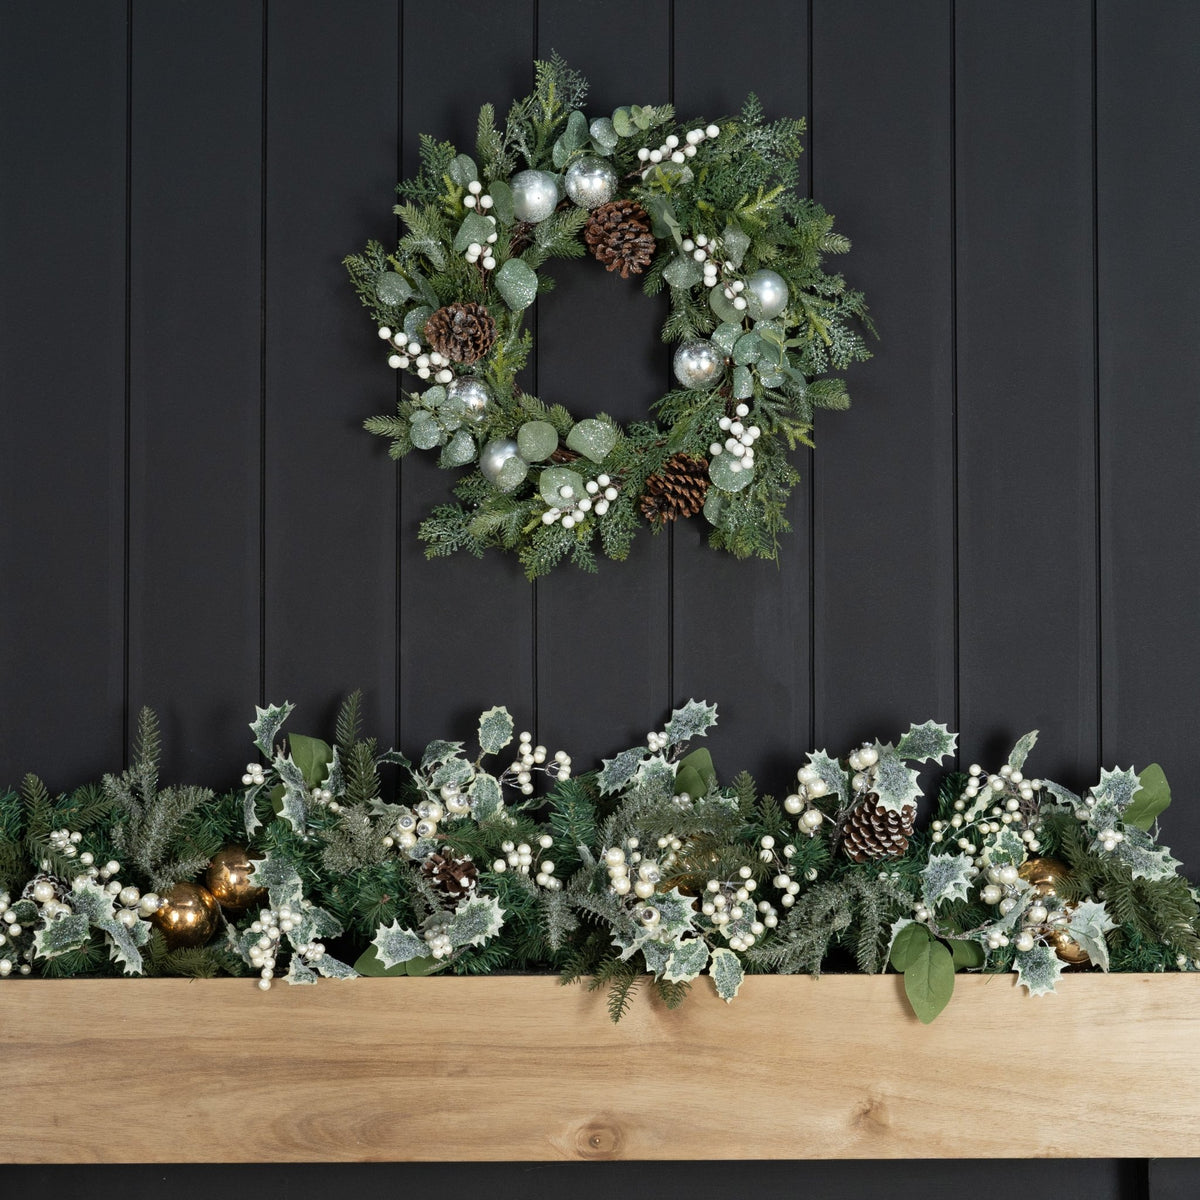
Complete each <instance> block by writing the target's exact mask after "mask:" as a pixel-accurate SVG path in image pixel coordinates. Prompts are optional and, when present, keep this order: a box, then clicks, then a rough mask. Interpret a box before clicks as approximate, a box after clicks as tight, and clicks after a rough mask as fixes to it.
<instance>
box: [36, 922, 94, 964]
mask: <svg viewBox="0 0 1200 1200" xmlns="http://www.w3.org/2000/svg"><path fill="white" fill-rule="evenodd" d="M91 936H92V926H91V922H90V921H89V920H88V918H87V916H86V915H85V914H84V913H79V912H73V913H67V914H65V915H64V916H61V917H55V918H54V919H53V920H51V921H50V922H48V923H47V924H46V925H43V926H42V928H41V929H39V930H38V931H37V933H35V934H34V935H33V952H34V954H36V955H37V957H38V958H57V957H58V956H59V955H60V954H69V953H70V952H71V951H72V950H78V949H79V948H80V947H81V946H83V945H85V944H86V943H87V941H88V939H89V938H90V937H91Z"/></svg>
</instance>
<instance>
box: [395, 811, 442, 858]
mask: <svg viewBox="0 0 1200 1200" xmlns="http://www.w3.org/2000/svg"><path fill="white" fill-rule="evenodd" d="M445 817H446V809H445V808H444V807H443V806H442V804H441V803H439V802H438V801H437V800H430V799H425V800H421V801H418V803H417V807H416V808H415V809H412V808H409V807H407V806H405V807H404V808H402V809H401V810H400V812H399V813H398V814H397V816H396V820H395V821H394V822H393V823H392V830H391V832H390V833H389V834H387V835H386V836H385V837H384V839H383V844H384V846H386V847H387V848H388V849H389V850H390V849H391V848H392V847H393V846H397V845H398V846H399V847H400V849H401V850H411V849H412V848H413V847H414V846H415V845H416V844H417V842H419V841H423V840H426V839H428V838H431V837H435V836H436V835H437V831H438V822H439V821H442V820H444V819H445Z"/></svg>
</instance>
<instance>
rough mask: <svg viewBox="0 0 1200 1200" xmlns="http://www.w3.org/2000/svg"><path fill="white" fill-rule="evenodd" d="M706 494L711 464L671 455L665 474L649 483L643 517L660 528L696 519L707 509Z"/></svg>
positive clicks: (643, 496)
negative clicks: (673, 522) (680, 521)
mask: <svg viewBox="0 0 1200 1200" xmlns="http://www.w3.org/2000/svg"><path fill="white" fill-rule="evenodd" d="M707 494H708V463H707V462H705V461H704V459H702V458H695V457H693V456H692V455H691V454H672V455H671V457H670V458H668V459H667V461H666V462H665V463H663V466H662V470H661V471H660V472H659V473H658V474H657V475H651V476H649V477H648V478H647V480H646V488H645V491H643V492H642V499H641V503H640V508H641V510H642V516H644V517H645V518H646V519H647V520H648V521H653V522H654V523H655V524H658V525H663V524H665V523H666V522H667V521H675V520H678V519H679V518H680V517H694V516H695V515H696V513H698V512H699V511H700V510H701V509H702V508H703V507H704V497H705V496H706V495H707Z"/></svg>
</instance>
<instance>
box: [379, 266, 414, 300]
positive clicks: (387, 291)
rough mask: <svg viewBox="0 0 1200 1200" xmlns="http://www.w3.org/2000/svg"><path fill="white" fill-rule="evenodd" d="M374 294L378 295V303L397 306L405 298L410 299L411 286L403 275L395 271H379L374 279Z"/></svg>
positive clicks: (411, 295) (411, 294) (411, 293)
mask: <svg viewBox="0 0 1200 1200" xmlns="http://www.w3.org/2000/svg"><path fill="white" fill-rule="evenodd" d="M375 295H376V296H378V297H379V302H380V304H388V305H391V306H392V307H398V306H399V305H401V304H403V303H404V302H405V301H406V300H411V299H412V297H413V288H412V284H411V283H409V282H408V280H407V279H405V278H404V276H403V275H399V274H397V273H396V272H395V271H380V273H379V277H378V278H377V279H376V280H375Z"/></svg>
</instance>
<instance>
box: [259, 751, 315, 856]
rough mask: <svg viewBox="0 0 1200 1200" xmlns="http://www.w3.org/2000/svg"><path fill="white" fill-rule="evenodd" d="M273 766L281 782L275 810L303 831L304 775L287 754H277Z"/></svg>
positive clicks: (305, 812) (305, 809) (305, 821)
mask: <svg viewBox="0 0 1200 1200" xmlns="http://www.w3.org/2000/svg"><path fill="white" fill-rule="evenodd" d="M274 767H275V773H276V774H277V775H278V776H279V779H280V782H281V783H282V784H283V794H282V795H281V796H280V797H279V798H278V800H274V799H273V803H274V806H275V812H276V813H277V815H279V816H280V817H282V818H283V819H284V820H285V821H286V822H287V823H288V824H289V825H290V826H291V827H292V828H293V829H294V830H295V831H296V832H297V833H305V832H307V830H308V785H307V784H306V783H305V782H304V776H303V775H302V774H301V772H300V768H299V767H298V766H297V765H296V763H295V762H294V761H293V759H292V757H291V756H290V755H287V754H277V755H276V756H275V763H274ZM257 870H258V868H257V867H256V868H255V871H257Z"/></svg>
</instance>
